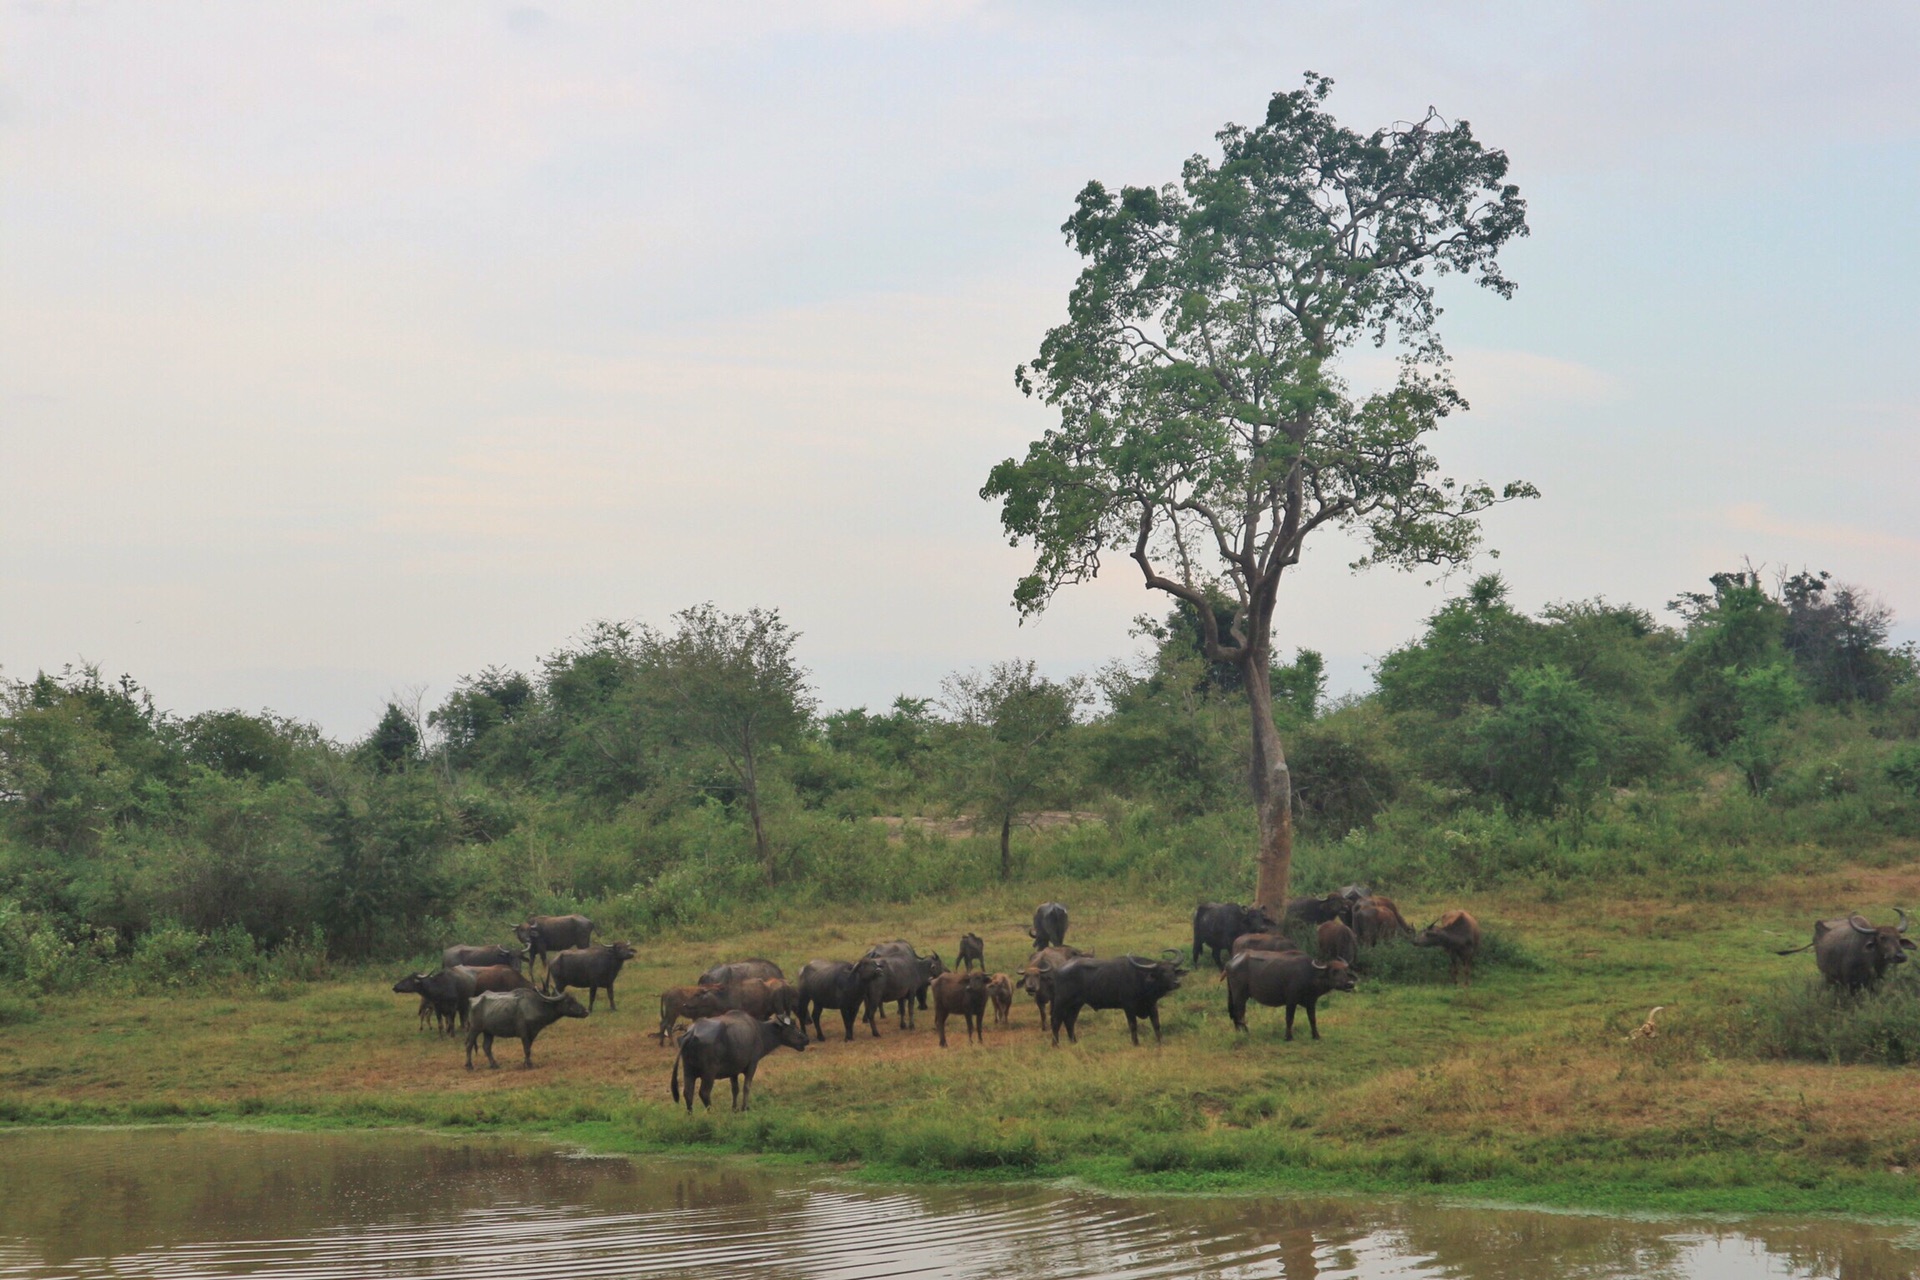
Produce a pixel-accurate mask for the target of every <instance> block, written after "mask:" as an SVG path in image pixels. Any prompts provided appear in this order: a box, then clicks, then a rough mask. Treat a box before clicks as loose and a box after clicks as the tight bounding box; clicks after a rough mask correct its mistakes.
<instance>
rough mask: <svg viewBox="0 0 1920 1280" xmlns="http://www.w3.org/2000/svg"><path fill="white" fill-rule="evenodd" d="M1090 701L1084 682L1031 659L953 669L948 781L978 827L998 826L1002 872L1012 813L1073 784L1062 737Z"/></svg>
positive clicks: (948, 695) (948, 694) (943, 689)
mask: <svg viewBox="0 0 1920 1280" xmlns="http://www.w3.org/2000/svg"><path fill="white" fill-rule="evenodd" d="M1086 701H1087V692H1086V685H1085V682H1084V681H1082V680H1079V679H1071V680H1049V679H1047V678H1046V677H1045V676H1043V675H1041V674H1040V669H1039V667H1038V666H1037V665H1035V664H1034V663H1033V662H1032V661H1030V660H1025V659H1020V658H1015V659H1012V660H1010V661H1006V662H996V663H994V664H993V665H992V666H991V667H989V668H987V670H985V671H968V672H962V673H959V674H956V675H951V676H948V677H947V678H946V680H945V681H943V682H942V683H941V686H940V702H941V705H942V707H943V708H944V709H945V710H946V712H947V714H948V715H949V716H951V717H952V718H953V723H952V726H951V734H950V737H949V740H948V744H947V745H948V749H949V759H950V762H951V766H952V767H951V771H950V773H949V783H950V785H951V786H952V788H953V791H954V793H955V795H956V796H957V797H958V798H959V800H960V802H961V803H962V804H964V805H966V806H968V807H970V808H972V809H973V810H974V821H975V823H976V830H977V829H979V828H980V827H995V826H997V827H999V828H1000V879H1001V880H1003V881H1004V880H1006V879H1008V878H1010V877H1011V876H1012V875H1013V853H1012V847H1011V842H1012V837H1013V824H1014V820H1015V819H1017V818H1019V817H1020V816H1021V815H1022V814H1026V813H1031V812H1032V811H1033V810H1035V809H1037V808H1039V807H1040V806H1041V805H1042V804H1044V803H1046V802H1047V801H1048V800H1049V799H1055V800H1058V799H1061V798H1063V797H1064V796H1065V795H1066V793H1067V790H1068V788H1069V786H1070V785H1071V784H1070V773H1071V770H1070V769H1069V767H1068V759H1067V753H1066V736H1067V733H1068V731H1070V730H1071V729H1072V728H1073V725H1074V721H1075V719H1076V718H1077V716H1078V714H1079V710H1080V707H1081V705H1082V704H1084V703H1085V702H1086Z"/></svg>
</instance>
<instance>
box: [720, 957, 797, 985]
mask: <svg viewBox="0 0 1920 1280" xmlns="http://www.w3.org/2000/svg"><path fill="white" fill-rule="evenodd" d="M786 977H787V975H786V974H785V972H783V971H782V970H781V968H780V966H779V965H777V964H775V963H774V962H773V961H771V960H762V959H760V958H758V957H755V958H754V959H752V960H732V961H729V962H727V963H725V964H717V965H715V966H713V968H711V969H709V970H707V971H706V972H705V973H703V974H701V975H700V980H699V981H700V985H701V986H703V987H724V986H726V985H727V984H728V983H729V982H738V981H740V980H741V979H742V978H779V979H780V980H781V981H783V982H784V981H785V980H786Z"/></svg>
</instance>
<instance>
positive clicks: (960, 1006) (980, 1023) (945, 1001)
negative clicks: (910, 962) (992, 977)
mask: <svg viewBox="0 0 1920 1280" xmlns="http://www.w3.org/2000/svg"><path fill="white" fill-rule="evenodd" d="M956 1013H957V1014H959V1015H960V1016H961V1017H962V1018H964V1019H965V1020H966V1024H967V1039H968V1040H972V1039H973V1038H974V1037H976V1036H978V1037H979V1039H980V1043H982V1044H985V1043H986V1042H987V1025H986V1023H987V971H986V970H985V969H969V970H967V971H966V972H965V973H943V974H941V975H940V976H939V977H938V978H935V979H934V980H933V1029H934V1030H935V1031H937V1032H939V1033H940V1047H941V1048H942V1049H944V1048H946V1047H947V1018H948V1017H950V1016H951V1015H953V1014H956Z"/></svg>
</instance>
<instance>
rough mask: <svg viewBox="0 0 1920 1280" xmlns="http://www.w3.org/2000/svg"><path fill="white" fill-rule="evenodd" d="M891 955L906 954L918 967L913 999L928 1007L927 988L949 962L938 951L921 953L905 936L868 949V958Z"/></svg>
mask: <svg viewBox="0 0 1920 1280" xmlns="http://www.w3.org/2000/svg"><path fill="white" fill-rule="evenodd" d="M889 956H904V957H906V958H907V959H909V960H911V961H913V963H914V965H915V966H916V967H918V969H919V971H920V983H919V985H918V986H916V987H915V988H914V989H913V999H914V1003H915V1004H916V1005H917V1006H918V1007H919V1008H922V1009H924V1008H926V1007H927V988H928V987H931V986H932V985H933V980H934V979H935V978H937V977H939V976H940V975H941V974H943V973H945V972H946V971H947V962H946V961H944V960H942V959H941V958H940V953H939V952H938V951H936V952H934V953H933V954H932V955H930V956H923V955H921V954H920V953H919V952H918V951H915V950H914V949H913V944H912V943H911V942H908V941H907V940H906V939H905V938H895V939H894V940H893V941H892V942H881V943H877V944H875V945H874V946H872V947H869V948H868V949H867V959H869V960H877V959H885V958H887V957H889ZM985 967H986V966H985V965H984V964H983V965H982V966H981V968H985ZM889 999H891V997H889Z"/></svg>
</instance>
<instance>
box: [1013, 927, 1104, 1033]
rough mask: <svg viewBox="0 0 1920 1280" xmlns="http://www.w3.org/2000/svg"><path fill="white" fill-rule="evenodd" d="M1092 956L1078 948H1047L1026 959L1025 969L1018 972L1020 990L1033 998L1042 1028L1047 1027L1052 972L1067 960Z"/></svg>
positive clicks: (1051, 999) (1050, 1000)
mask: <svg viewBox="0 0 1920 1280" xmlns="http://www.w3.org/2000/svg"><path fill="white" fill-rule="evenodd" d="M1092 954H1093V952H1091V951H1082V950H1081V949H1080V948H1078V947H1047V948H1045V949H1044V950H1040V951H1036V952H1034V953H1033V954H1032V955H1031V956H1028V957H1027V967H1026V968H1025V969H1022V970H1021V971H1020V989H1021V990H1022V991H1024V992H1026V993H1027V994H1028V995H1030V996H1032V997H1033V1003H1034V1007H1035V1008H1037V1009H1038V1010H1039V1011H1040V1025H1041V1027H1042V1028H1045V1027H1046V1025H1047V1006H1048V1005H1050V1004H1052V1003H1053V971H1054V970H1055V969H1057V968H1059V967H1060V966H1061V965H1063V964H1065V963H1066V962H1067V961H1069V960H1074V959H1078V958H1079V957H1081V956H1091V955H1092Z"/></svg>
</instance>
